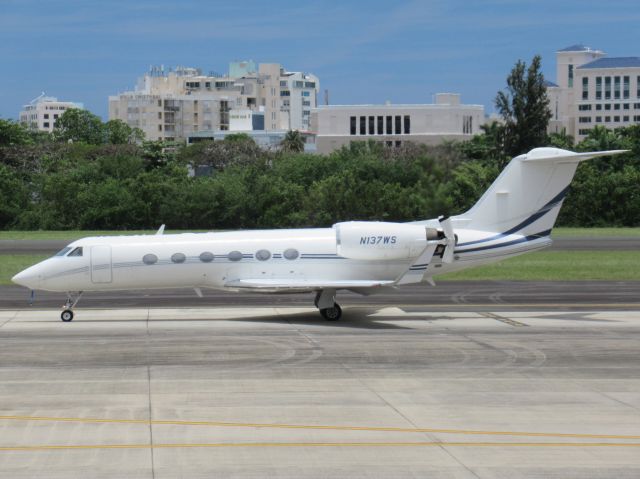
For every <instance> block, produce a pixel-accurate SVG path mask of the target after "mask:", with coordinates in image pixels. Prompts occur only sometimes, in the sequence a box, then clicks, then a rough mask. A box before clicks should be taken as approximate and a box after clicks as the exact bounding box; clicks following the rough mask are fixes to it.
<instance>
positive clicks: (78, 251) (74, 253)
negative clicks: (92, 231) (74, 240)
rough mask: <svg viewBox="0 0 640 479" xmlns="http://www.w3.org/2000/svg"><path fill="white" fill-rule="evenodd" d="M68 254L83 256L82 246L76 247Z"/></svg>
mask: <svg viewBox="0 0 640 479" xmlns="http://www.w3.org/2000/svg"><path fill="white" fill-rule="evenodd" d="M67 256H82V246H78V247H77V248H76V249H74V250H73V251H72V252H71V253H69V254H68V255H67Z"/></svg>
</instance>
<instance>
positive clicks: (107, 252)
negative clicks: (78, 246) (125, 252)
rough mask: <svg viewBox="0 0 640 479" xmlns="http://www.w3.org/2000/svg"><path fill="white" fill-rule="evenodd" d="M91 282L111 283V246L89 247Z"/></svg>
mask: <svg viewBox="0 0 640 479" xmlns="http://www.w3.org/2000/svg"><path fill="white" fill-rule="evenodd" d="M91 282H92V283H111V246H108V245H99V246H92V247H91Z"/></svg>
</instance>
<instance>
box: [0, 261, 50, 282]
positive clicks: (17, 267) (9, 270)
mask: <svg viewBox="0 0 640 479" xmlns="http://www.w3.org/2000/svg"><path fill="white" fill-rule="evenodd" d="M49 256H50V255H48V254H3V255H0V285H2V284H13V283H12V282H11V278H12V277H13V276H14V275H15V274H16V273H19V272H20V271H22V270H23V269H25V268H27V267H28V266H31V265H32V264H36V263H37V262H39V261H42V260H43V259H45V258H48V257H49Z"/></svg>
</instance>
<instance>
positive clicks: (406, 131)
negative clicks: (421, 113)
mask: <svg viewBox="0 0 640 479" xmlns="http://www.w3.org/2000/svg"><path fill="white" fill-rule="evenodd" d="M404 134H405V135H410V134H411V117H410V116H409V115H405V116H404Z"/></svg>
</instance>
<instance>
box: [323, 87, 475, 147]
mask: <svg viewBox="0 0 640 479" xmlns="http://www.w3.org/2000/svg"><path fill="white" fill-rule="evenodd" d="M435 100H436V101H435V103H432V104H422V105H420V104H416V105H393V104H391V103H387V104H384V105H327V106H325V105H323V106H319V107H318V108H316V109H314V110H313V112H312V125H313V126H312V130H313V133H315V135H316V138H315V141H316V150H317V152H318V153H331V152H332V151H335V150H337V149H339V148H341V147H342V146H344V145H348V144H349V143H351V142H352V141H368V140H374V141H378V142H380V143H382V144H384V145H386V146H392V147H396V146H401V145H402V144H403V143H405V142H413V143H423V144H428V145H435V144H438V143H441V142H442V141H445V140H469V139H471V137H472V136H473V135H476V134H478V133H480V125H482V124H483V123H484V122H485V115H484V106H482V105H465V104H462V103H460V95H459V94H455V93H438V94H436V97H435Z"/></svg>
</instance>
